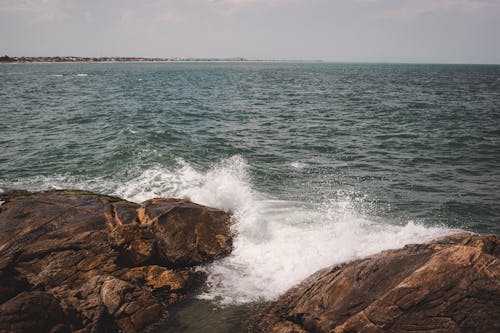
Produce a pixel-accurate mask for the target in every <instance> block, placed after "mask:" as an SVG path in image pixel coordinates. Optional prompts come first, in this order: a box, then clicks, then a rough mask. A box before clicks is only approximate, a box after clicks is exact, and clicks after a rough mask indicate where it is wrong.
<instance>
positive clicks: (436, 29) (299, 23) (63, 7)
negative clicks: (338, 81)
mask: <svg viewBox="0 0 500 333" xmlns="http://www.w3.org/2000/svg"><path fill="white" fill-rule="evenodd" d="M4 54H5V55H10V56H89V57H100V56H138V57H169V58H175V57H179V58H231V57H243V58H247V59H269V60H323V61H341V62H424V63H427V62H431V63H497V64H498V63H500V0H183V1H181V0H0V55H4Z"/></svg>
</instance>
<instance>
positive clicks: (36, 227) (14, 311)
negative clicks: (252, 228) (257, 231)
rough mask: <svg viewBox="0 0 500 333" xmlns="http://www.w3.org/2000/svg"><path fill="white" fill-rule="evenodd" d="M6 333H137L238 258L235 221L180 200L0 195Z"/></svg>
mask: <svg viewBox="0 0 500 333" xmlns="http://www.w3.org/2000/svg"><path fill="white" fill-rule="evenodd" d="M0 200H1V201H5V202H4V203H3V204H2V205H1V206H0V332H53V333H55V332H70V331H73V332H74V331H77V332H117V331H122V332H136V331H140V330H142V329H144V328H145V327H147V326H148V325H150V324H152V323H154V322H156V321H158V320H159V319H160V317H161V316H165V315H166V314H167V312H166V311H165V309H166V308H168V306H169V305H170V304H172V303H174V302H176V301H177V300H179V299H181V298H183V297H185V296H186V295H188V294H189V293H190V292H192V291H193V290H194V289H195V288H196V287H197V286H199V285H200V283H201V282H202V281H203V278H204V277H203V276H202V274H201V273H199V272H196V271H195V270H194V267H195V266H196V265H200V264H204V263H207V262H210V261H212V260H214V259H217V258H219V257H222V256H225V255H227V254H229V253H230V251H231V250H232V238H231V234H230V217H229V216H228V215H227V214H226V213H224V212H223V211H221V210H218V209H214V208H209V207H205V206H201V205H197V204H194V203H192V202H190V201H188V200H181V199H152V200H148V201H146V202H144V203H143V204H141V205H139V204H135V203H132V202H128V201H125V200H122V199H120V198H116V197H111V196H105V195H99V194H94V193H91V192H86V191H78V190H57V191H45V192H29V191H19V190H18V191H8V192H3V193H0Z"/></svg>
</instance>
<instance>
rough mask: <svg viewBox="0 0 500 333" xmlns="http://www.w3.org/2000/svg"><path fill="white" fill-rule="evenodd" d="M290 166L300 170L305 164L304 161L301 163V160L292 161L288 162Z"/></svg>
mask: <svg viewBox="0 0 500 333" xmlns="http://www.w3.org/2000/svg"><path fill="white" fill-rule="evenodd" d="M290 166H291V167H292V168H293V169H297V170H302V169H304V168H305V167H306V164H305V163H302V162H298V161H296V162H292V163H290Z"/></svg>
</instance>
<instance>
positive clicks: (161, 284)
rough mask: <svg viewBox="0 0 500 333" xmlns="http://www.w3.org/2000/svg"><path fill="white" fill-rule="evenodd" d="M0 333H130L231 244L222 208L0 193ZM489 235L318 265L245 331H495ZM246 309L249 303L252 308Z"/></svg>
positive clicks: (85, 195)
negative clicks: (331, 264)
mask: <svg viewBox="0 0 500 333" xmlns="http://www.w3.org/2000/svg"><path fill="white" fill-rule="evenodd" d="M0 201H3V202H4V203H3V204H2V205H1V206H0V332H52V333H56V332H59V333H62V332H120V331H121V332H138V331H144V330H145V329H147V328H148V327H150V325H152V324H154V323H156V322H158V321H161V322H162V323H166V324H167V325H168V323H169V311H170V310H169V309H170V308H171V307H172V306H175V304H178V303H179V301H182V300H185V299H188V298H189V296H190V295H193V294H194V293H196V291H197V290H198V289H199V288H200V287H201V286H203V284H204V278H205V277H204V275H203V273H201V272H199V271H198V270H196V267H198V266H199V265H203V264H205V263H209V262H211V261H213V260H217V259H218V258H221V257H223V256H226V255H228V254H229V253H230V252H231V250H232V235H231V231H230V224H231V216H230V215H228V214H227V213H225V212H223V211H221V210H218V209H214V208H210V207H205V206H201V205H198V204H195V203H192V202H190V201H188V200H183V199H162V198H156V199H151V200H147V201H145V202H143V203H142V204H136V203H132V202H129V201H126V200H123V199H120V198H117V197H112V196H106V195H100V194H95V193H91V192H86V191H79V190H52V191H43V192H29V191H21V190H18V191H7V192H3V193H0ZM499 258H500V244H499V241H498V236H497V235H477V234H471V233H461V234H457V235H452V236H448V237H444V238H440V239H437V240H435V241H432V242H430V243H427V244H413V245H407V246H405V247H404V248H402V249H398V250H390V251H384V252H381V253H379V254H377V255H374V256H370V257H367V258H363V259H359V260H355V261H353V262H350V263H346V264H341V265H334V266H332V267H329V268H325V269H323V270H321V271H319V272H317V273H315V274H313V275H312V276H311V277H309V278H308V279H306V280H305V281H304V282H302V283H301V284H300V285H299V286H297V287H295V288H293V289H291V290H290V291H288V292H287V293H286V294H285V295H283V296H281V297H280V298H279V299H278V300H277V301H275V302H273V303H270V304H268V305H264V306H263V305H262V304H260V305H259V309H260V310H259V313H258V314H256V315H254V316H253V317H252V318H250V319H249V320H248V321H247V323H246V324H245V325H243V326H244V327H245V330H246V331H247V332H253V333H256V332H270V333H271V332H272V333H291V332H403V331H404V332H423V331H428V332H499V331H500V261H499ZM256 308H257V307H256Z"/></svg>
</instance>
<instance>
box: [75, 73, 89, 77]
mask: <svg viewBox="0 0 500 333" xmlns="http://www.w3.org/2000/svg"><path fill="white" fill-rule="evenodd" d="M76 76H81V77H83V76H89V75H88V74H85V73H79V74H76Z"/></svg>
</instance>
